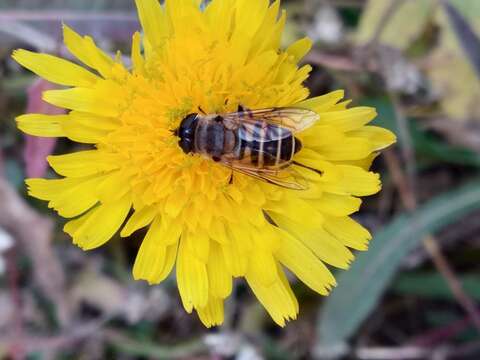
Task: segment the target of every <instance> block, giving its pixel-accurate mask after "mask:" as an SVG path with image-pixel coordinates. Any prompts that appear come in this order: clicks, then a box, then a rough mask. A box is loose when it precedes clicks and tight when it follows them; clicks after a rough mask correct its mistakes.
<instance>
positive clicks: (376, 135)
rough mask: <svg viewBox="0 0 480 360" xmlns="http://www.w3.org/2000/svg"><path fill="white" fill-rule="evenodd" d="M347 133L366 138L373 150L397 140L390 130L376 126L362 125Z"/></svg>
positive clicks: (380, 148) (382, 147)
mask: <svg viewBox="0 0 480 360" xmlns="http://www.w3.org/2000/svg"><path fill="white" fill-rule="evenodd" d="M348 135H350V136H353V137H358V138H364V139H367V140H368V141H370V143H371V144H372V145H371V146H372V148H373V150H375V151H378V150H382V149H384V148H386V147H387V146H390V145H392V144H393V143H395V141H397V138H396V136H395V135H394V134H393V133H392V132H391V131H390V130H387V129H384V128H381V127H378V126H363V127H361V128H360V129H357V130H354V131H351V132H349V133H348Z"/></svg>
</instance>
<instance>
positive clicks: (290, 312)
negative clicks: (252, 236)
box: [245, 269, 298, 327]
mask: <svg viewBox="0 0 480 360" xmlns="http://www.w3.org/2000/svg"><path fill="white" fill-rule="evenodd" d="M278 272H279V275H280V276H282V275H284V274H283V271H282V270H281V269H278ZM245 279H246V280H247V282H248V285H250V287H251V288H252V291H253V293H254V294H255V296H256V297H257V299H258V300H259V301H260V303H262V305H263V306H264V307H265V309H266V310H267V311H268V313H269V314H270V316H271V317H272V319H273V321H275V322H276V323H277V324H278V325H280V326H282V327H283V326H285V320H291V319H296V317H297V313H298V303H297V300H296V299H295V296H294V295H293V292H292V291H291V289H290V285H289V284H288V282H286V281H282V280H280V279H279V280H278V281H276V282H275V283H273V284H272V285H270V286H264V285H262V283H261V282H260V281H259V280H258V279H256V278H255V277H254V276H252V275H251V274H250V273H247V274H246V276H245Z"/></svg>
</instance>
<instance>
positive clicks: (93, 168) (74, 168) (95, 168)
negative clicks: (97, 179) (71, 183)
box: [47, 150, 119, 177]
mask: <svg viewBox="0 0 480 360" xmlns="http://www.w3.org/2000/svg"><path fill="white" fill-rule="evenodd" d="M118 159H119V158H118V156H117V155H115V154H107V153H105V152H101V151H98V150H89V151H79V152H76V153H72V154H67V155H55V156H54V155H51V156H48V157H47V160H48V163H49V164H50V166H51V167H52V168H53V169H54V170H55V171H56V172H57V174H60V175H62V176H68V177H84V176H89V175H95V174H99V173H104V172H108V171H111V170H114V169H117V168H118V167H119V165H118V164H117V163H116V161H117V160H118Z"/></svg>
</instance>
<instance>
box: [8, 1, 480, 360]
mask: <svg viewBox="0 0 480 360" xmlns="http://www.w3.org/2000/svg"><path fill="white" fill-rule="evenodd" d="M283 6H284V7H285V8H286V9H287V11H288V14H289V20H288V25H287V29H286V34H285V38H284V41H285V44H288V43H291V42H292V41H294V40H296V39H298V38H301V37H303V36H305V34H307V35H308V36H310V37H311V38H312V39H313V40H314V42H315V46H314V49H313V51H312V52H311V53H310V55H308V57H307V58H306V59H305V62H308V63H310V64H312V65H313V66H314V70H313V73H312V76H311V78H310V80H309V82H308V84H307V86H308V87H309V88H310V89H311V92H312V95H321V94H323V93H326V92H328V91H330V90H334V89H338V88H344V89H346V91H347V97H348V98H352V99H354V102H353V103H354V105H370V106H375V107H376V108H377V109H378V112H379V116H378V119H377V120H376V121H375V122H376V123H377V124H379V125H381V126H385V127H388V128H390V129H392V130H393V131H394V132H395V133H396V134H397V136H398V140H399V141H398V144H397V145H396V146H395V147H394V148H392V149H390V150H388V151H387V152H386V153H385V154H384V155H382V156H380V157H379V158H378V159H377V161H376V163H375V171H379V172H380V173H381V174H382V179H383V182H384V185H383V191H382V192H381V193H380V194H378V195H376V196H372V197H369V198H367V199H366V201H365V203H364V207H363V209H362V211H361V212H360V213H359V214H357V215H356V218H357V220H358V221H360V222H361V223H363V224H364V225H365V226H367V227H368V228H369V229H370V230H371V231H372V233H373V234H374V240H373V241H372V243H371V248H370V250H369V251H368V252H366V253H361V254H359V255H358V257H357V260H356V261H355V263H354V265H353V266H352V269H351V270H350V271H347V272H344V271H338V272H337V274H336V275H337V277H338V283H339V286H338V287H337V288H336V289H335V290H334V291H333V293H332V295H331V296H330V297H328V298H322V297H320V296H318V295H316V294H314V293H313V292H312V291H310V290H309V289H307V288H306V287H305V286H304V285H303V284H300V283H298V282H294V283H293V287H294V291H295V293H296V294H297V296H298V298H299V302H300V315H299V319H298V320H296V321H294V322H291V323H289V324H288V325H287V326H286V327H285V328H284V329H281V328H278V327H277V326H276V325H274V323H273V322H272V320H271V319H270V318H269V317H268V315H267V314H266V312H265V311H264V310H263V309H262V307H261V306H260V305H259V303H258V302H257V301H256V300H255V298H254V296H253V295H252V293H251V292H250V290H248V288H247V287H246V286H245V284H244V283H243V282H241V281H238V282H237V287H236V289H235V291H234V295H233V296H232V297H231V298H230V299H229V301H228V303H227V306H226V321H225V325H224V326H222V327H220V328H217V329H211V330H207V329H205V328H204V327H203V326H202V325H201V323H200V321H199V320H198V319H197V318H196V315H188V314H186V313H185V311H184V310H183V308H182V306H181V302H180V300H179V296H178V293H177V290H176V286H175V279H174V278H170V279H169V280H167V281H166V282H164V283H163V284H161V285H160V286H155V287H148V286H147V285H146V284H145V283H141V282H134V281H133V279H132V276H131V268H132V264H133V259H134V255H135V253H136V250H137V248H138V246H139V242H140V240H141V238H142V234H137V235H136V236H134V237H132V238H130V239H127V240H126V241H125V240H124V241H120V239H116V240H113V241H110V242H109V243H108V244H107V245H106V246H104V247H102V248H101V249H98V250H95V251H93V252H90V253H84V252H82V251H81V250H80V249H78V248H76V247H75V246H73V245H72V244H71V241H70V239H69V238H68V237H67V236H66V235H65V234H64V233H63V232H62V226H63V222H62V220H61V219H60V218H59V217H58V216H56V215H55V214H54V213H53V212H51V211H50V210H48V209H47V207H46V204H45V203H44V202H40V201H36V200H34V199H31V198H28V197H27V196H26V193H25V186H24V179H25V178H26V177H38V176H46V177H53V176H54V174H53V173H52V171H51V170H50V169H49V168H48V167H47V164H46V162H45V157H46V156H47V155H48V154H51V153H55V154H59V153H65V152H68V151H71V150H73V149H74V148H75V145H74V144H73V143H72V142H70V141H68V140H65V139H61V140H58V141H57V140H52V139H41V138H35V137H31V136H24V135H23V134H21V133H20V132H19V131H18V130H17V129H16V127H15V121H14V118H15V116H17V115H19V114H22V113H24V112H43V113H49V114H58V113H61V111H62V110H60V109H56V108H53V107H52V106H49V105H47V104H45V103H43V102H42V101H41V92H42V91H43V90H45V89H48V88H51V87H52V86H53V85H51V84H49V83H46V82H44V81H40V80H39V79H37V78H35V77H34V76H33V75H32V74H31V73H29V72H27V71H25V70H23V69H21V68H20V67H19V66H18V65H17V64H15V63H14V62H13V61H12V60H11V58H10V54H11V51H12V50H13V49H15V48H19V47H22V48H27V49H34V50H37V51H43V52H48V53H56V54H61V55H64V56H68V54H66V52H65V51H64V48H63V46H62V44H61V22H62V21H63V22H65V23H67V24H69V25H70V26H72V27H73V28H74V29H76V30H77V31H78V32H80V33H83V34H91V35H93V36H94V37H95V39H97V41H98V42H99V44H100V45H101V46H102V47H103V48H104V49H107V50H109V51H110V52H112V54H113V53H114V52H115V51H116V50H117V49H120V50H122V52H123V53H124V54H129V51H130V41H131V35H132V34H133V32H134V31H136V30H137V29H138V28H139V24H138V21H137V17H136V14H135V9H134V4H133V1H116V0H84V1H73V0H15V1H14V0H0V357H1V358H6V359H8V358H12V359H23V358H28V359H110V358H111V359H242V360H244V359H312V358H313V359H439V360H441V359H480V336H479V334H480V307H479V305H480V273H479V270H480V232H479V230H480V174H479V173H480V171H479V170H480V81H479V80H480V41H479V37H480V1H479V0H451V1H446V0H445V1H440V0H439V1H437V0H304V1H300V0H290V1H288V0H284V1H283ZM339 146H341V144H339ZM292 281H294V280H293V279H292Z"/></svg>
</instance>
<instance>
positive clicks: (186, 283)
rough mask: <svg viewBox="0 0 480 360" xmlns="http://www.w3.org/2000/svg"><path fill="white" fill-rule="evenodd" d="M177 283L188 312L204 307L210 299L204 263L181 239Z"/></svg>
mask: <svg viewBox="0 0 480 360" xmlns="http://www.w3.org/2000/svg"><path fill="white" fill-rule="evenodd" d="M177 283H178V291H179V292H180V297H181V298H182V303H183V307H184V308H185V310H186V311H187V312H189V313H190V312H192V309H193V308H202V307H205V306H206V305H207V300H208V275H207V269H206V266H205V264H204V263H202V262H201V261H200V260H198V258H197V257H195V256H194V255H193V254H191V253H190V252H189V251H188V249H187V248H186V244H185V243H184V241H183V239H182V240H180V246H179V249H178V260H177Z"/></svg>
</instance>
